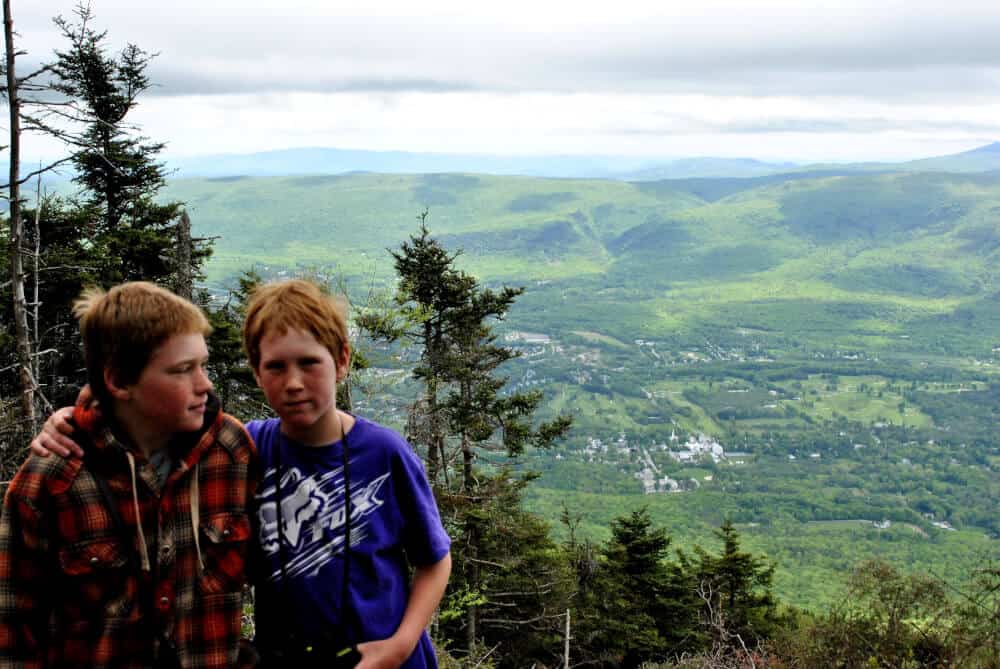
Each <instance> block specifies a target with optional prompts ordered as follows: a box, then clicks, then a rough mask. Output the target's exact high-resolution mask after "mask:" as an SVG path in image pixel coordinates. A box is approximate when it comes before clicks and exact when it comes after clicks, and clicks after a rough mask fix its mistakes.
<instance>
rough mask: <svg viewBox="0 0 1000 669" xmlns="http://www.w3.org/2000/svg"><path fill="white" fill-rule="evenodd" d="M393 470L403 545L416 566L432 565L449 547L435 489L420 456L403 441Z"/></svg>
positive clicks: (449, 542) (449, 543)
mask: <svg viewBox="0 0 1000 669" xmlns="http://www.w3.org/2000/svg"><path fill="white" fill-rule="evenodd" d="M394 469H395V471H393V487H394V488H395V491H396V495H397V499H398V500H399V503H400V507H401V508H400V513H401V514H402V516H403V547H404V548H405V549H406V556H407V558H408V559H409V560H410V562H411V563H412V564H413V565H414V566H417V567H422V566H427V565H432V564H434V563H436V562H438V561H439V560H441V558H443V557H444V556H445V555H446V554H447V553H448V551H449V549H450V547H451V539H450V538H449V537H448V533H447V531H445V529H444V525H443V524H442V523H441V515H440V513H439V512H438V507H437V502H436V501H435V500H434V492H433V491H432V490H431V487H430V484H429V483H428V482H427V475H426V474H425V473H424V466H423V463H422V462H421V461H420V458H418V457H417V456H416V454H415V453H413V451H412V450H411V449H410V447H409V445H408V444H406V442H403V444H402V448H401V449H400V451H399V455H398V457H397V458H396V463H395V467H394Z"/></svg>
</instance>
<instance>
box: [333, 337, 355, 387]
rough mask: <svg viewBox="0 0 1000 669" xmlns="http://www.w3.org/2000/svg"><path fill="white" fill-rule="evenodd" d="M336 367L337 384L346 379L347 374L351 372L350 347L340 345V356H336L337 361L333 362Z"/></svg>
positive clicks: (348, 345)
mask: <svg viewBox="0 0 1000 669" xmlns="http://www.w3.org/2000/svg"><path fill="white" fill-rule="evenodd" d="M334 362H335V363H336V365H337V383H340V382H341V381H343V380H344V379H345V378H347V374H348V372H350V371H351V345H350V344H347V343H345V344H342V345H341V347H340V355H339V356H337V360H335V361H334Z"/></svg>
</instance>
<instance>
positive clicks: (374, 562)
mask: <svg viewBox="0 0 1000 669" xmlns="http://www.w3.org/2000/svg"><path fill="white" fill-rule="evenodd" d="M243 343H244V346H245V347H246V350H247V354H248V356H249V358H250V365H251V367H252V368H253V372H254V376H255V378H256V379H257V383H258V385H260V387H261V388H262V389H263V391H264V395H265V396H266V398H267V401H268V403H269V404H270V405H271V407H272V408H273V409H274V410H275V411H276V412H277V413H278V416H279V418H277V419H269V420H255V421H251V422H250V423H248V424H247V429H248V431H249V432H250V434H251V436H252V437H253V439H254V441H255V442H256V444H257V450H258V453H259V456H260V462H261V466H262V481H261V485H260V486H259V487H258V493H257V501H258V512H257V520H258V522H257V524H256V527H255V531H256V533H257V539H258V542H257V543H258V544H259V545H258V548H259V552H258V559H257V560H256V561H255V566H254V567H253V568H252V573H251V574H250V576H251V579H252V581H253V583H254V585H255V594H256V601H255V607H254V614H255V617H256V621H257V626H256V627H257V644H258V649H259V650H260V651H261V654H262V656H263V658H264V664H265V665H267V666H304V665H305V664H306V663H315V664H316V665H317V666H333V663H332V660H334V658H332V657H330V655H331V653H333V652H335V651H337V650H339V649H342V648H351V647H354V646H356V648H357V652H358V653H359V655H357V656H355V657H358V658H359V659H358V661H357V664H356V667H357V669H392V668H395V667H405V668H407V669H421V668H424V667H429V668H435V667H437V660H436V657H435V655H434V649H433V647H432V645H431V642H430V638H429V637H428V635H427V631H426V629H427V625H428V623H429V622H430V619H431V616H432V615H433V613H434V610H435V609H436V608H437V605H438V603H439V602H440V601H441V597H442V595H443V594H444V590H445V587H446V586H447V584H448V577H449V575H450V574H451V554H450V552H449V546H450V539H449V538H448V535H447V534H446V532H445V530H444V527H443V526H442V524H441V519H440V516H439V515H438V510H437V506H436V504H435V502H434V496H433V494H432V492H431V490H430V486H429V485H428V483H427V479H426V477H425V475H424V471H423V467H422V464H421V462H420V460H419V459H418V458H417V456H416V455H415V454H414V453H413V451H412V449H411V448H410V446H409V444H407V443H406V441H405V440H404V439H403V438H402V437H401V436H399V435H398V434H397V433H395V432H394V431H392V430H390V429H388V428H385V427H382V426H380V425H378V424H376V423H373V422H371V421H368V420H365V419H364V418H360V417H355V416H353V415H351V414H348V413H346V412H344V411H341V410H340V409H338V408H337V406H336V399H337V383H338V382H339V381H340V380H341V379H342V378H344V376H345V375H346V374H347V372H348V368H349V361H350V344H349V343H348V339H347V324H346V319H345V317H344V314H343V311H342V310H341V309H340V307H339V305H338V304H337V303H336V302H335V301H334V300H333V299H332V298H331V297H330V296H329V295H326V294H324V293H323V292H322V291H321V290H320V289H319V287H318V286H316V285H315V284H313V283H310V282H308V281H301V280H291V281H282V282H278V283H273V284H267V285H264V286H261V287H260V288H258V289H257V290H256V291H254V293H253V295H252V296H251V298H250V301H249V303H248V305H247V317H246V322H245V324H244V327H243ZM61 418H63V419H64V418H65V416H62V417H61ZM60 425H62V426H60ZM64 428H65V421H64V420H62V421H60V414H59V413H58V412H57V414H56V415H55V417H54V418H53V419H50V420H49V422H48V423H46V430H47V432H45V433H43V435H40V437H42V438H41V439H40V440H38V441H36V442H34V443H33V444H32V449H33V450H34V451H35V452H36V453H39V454H44V453H45V446H48V447H49V448H50V449H51V450H53V451H55V452H58V453H67V452H68V451H69V450H73V451H78V447H77V446H75V445H73V444H70V443H69V442H68V441H67V440H66V438H65V437H64V436H63V435H60V434H57V432H58V431H59V430H61V429H64ZM348 491H349V492H348ZM345 546H346V550H345ZM409 566H412V567H413V578H412V580H410V579H408V571H409Z"/></svg>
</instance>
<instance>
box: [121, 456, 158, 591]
mask: <svg viewBox="0 0 1000 669" xmlns="http://www.w3.org/2000/svg"><path fill="white" fill-rule="evenodd" d="M125 455H126V456H127V457H128V469H129V473H130V474H131V475H132V504H133V505H134V506H135V527H136V529H137V530H138V532H139V557H140V558H141V560H142V570H143V571H145V572H149V571H152V569H151V568H150V566H149V549H148V548H146V535H145V533H144V532H143V531H142V514H141V513H140V512H139V489H138V487H137V486H136V480H135V457H134V456H133V455H132V454H131V453H129V452H128V451H126V452H125Z"/></svg>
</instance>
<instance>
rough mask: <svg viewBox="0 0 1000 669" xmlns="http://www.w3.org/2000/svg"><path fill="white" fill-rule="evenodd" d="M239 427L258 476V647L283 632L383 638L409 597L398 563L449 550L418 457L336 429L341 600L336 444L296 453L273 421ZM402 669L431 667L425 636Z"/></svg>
mask: <svg viewBox="0 0 1000 669" xmlns="http://www.w3.org/2000/svg"><path fill="white" fill-rule="evenodd" d="M247 430H248V431H249V432H250V435H251V436H252V437H253V439H254V441H255V442H256V444H257V449H258V451H259V452H260V460H261V465H262V467H263V477H262V481H261V485H260V488H259V490H258V492H257V519H256V520H257V522H256V523H255V528H256V531H257V533H258V536H257V542H258V544H259V548H260V560H259V564H258V565H257V567H256V568H255V569H254V581H255V583H254V585H255V589H256V603H255V608H256V611H255V614H256V618H257V640H258V643H259V644H260V645H261V647H262V648H267V647H269V646H271V645H272V644H280V643H281V642H280V639H281V638H282V637H281V636H280V635H282V634H283V633H284V631H286V630H289V629H291V630H292V631H294V632H295V633H296V634H297V635H298V636H299V638H304V639H320V638H323V637H324V636H329V635H330V634H331V633H332V635H333V636H334V637H336V639H337V642H338V644H341V643H342V644H343V645H344V646H348V645H351V644H356V643H362V642H364V641H374V640H378V639H385V638H388V637H390V636H392V635H393V633H395V631H396V629H397V628H398V627H399V623H400V622H401V621H402V619H403V613H404V611H405V610H406V604H407V601H408V598H409V594H410V589H409V574H408V572H407V563H409V564H410V565H412V566H424V565H431V564H434V563H436V562H438V561H439V560H440V559H442V558H443V557H444V556H445V554H447V552H448V549H449V546H450V539H449V538H448V535H447V534H446V533H445V530H444V527H443V526H442V525H441V518H440V516H439V515H438V510H437V505H436V504H435V502H434V496H433V494H432V493H431V489H430V486H429V485H428V483H427V478H426V476H425V474H424V469H423V465H422V463H421V462H420V459H419V458H418V457H417V456H416V454H414V452H413V450H412V449H411V448H410V446H409V444H407V443H406V441H405V440H404V439H403V438H402V437H401V436H400V435H399V434H397V433H396V432H394V431H393V430H390V429H388V428H385V427H382V426H381V425H378V424H376V423H373V422H371V421H368V420H365V419H364V418H360V417H359V418H357V419H356V421H355V423H354V427H353V428H351V430H350V432H348V434H347V443H348V455H349V459H348V478H349V480H350V487H351V495H350V497H351V505H350V512H351V516H350V541H351V546H350V553H349V559H348V563H347V564H348V574H349V575H348V584H349V585H348V588H347V597H346V599H347V601H346V602H342V601H341V600H342V599H344V588H343V574H344V537H345V522H344V521H345V500H346V497H345V494H344V460H343V443H342V442H340V441H338V442H336V443H333V444H330V445H328V446H321V447H311V446H304V445H302V444H299V443H296V442H294V441H292V440H290V439H289V438H288V437H286V436H285V435H283V434H281V429H280V423H279V421H278V420H277V419H270V420H264V421H259V420H257V421H251V422H250V423H248V424H247ZM279 508H280V513H279ZM402 666H403V667H406V668H407V669H418V668H423V667H437V660H436V658H435V654H434V648H433V646H432V645H431V641H430V638H429V637H428V636H427V633H426V632H424V634H423V635H422V636H421V638H420V641H419V642H418V643H417V646H416V648H415V649H414V651H413V654H412V655H411V656H410V657H409V658H408V659H407V661H406V662H404V663H403V665H402Z"/></svg>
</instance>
